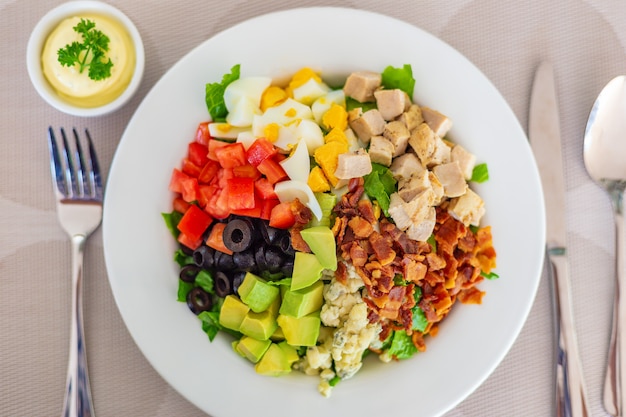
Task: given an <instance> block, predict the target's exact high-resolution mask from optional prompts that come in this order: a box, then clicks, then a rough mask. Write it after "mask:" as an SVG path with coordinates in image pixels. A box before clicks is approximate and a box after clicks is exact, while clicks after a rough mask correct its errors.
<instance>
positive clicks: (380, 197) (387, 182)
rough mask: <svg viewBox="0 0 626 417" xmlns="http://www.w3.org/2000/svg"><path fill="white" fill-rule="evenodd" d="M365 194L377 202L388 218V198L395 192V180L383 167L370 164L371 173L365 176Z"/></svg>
mask: <svg viewBox="0 0 626 417" xmlns="http://www.w3.org/2000/svg"><path fill="white" fill-rule="evenodd" d="M364 188H365V193H366V194H367V195H368V196H369V197H370V198H373V199H375V200H376V201H378V205H379V206H380V208H381V209H382V210H383V213H385V216H387V217H389V196H390V195H391V194H393V193H394V192H396V180H395V178H393V174H392V173H391V171H390V170H389V169H388V168H387V167H386V166H384V165H380V164H377V163H372V172H370V173H369V174H367V175H366V176H365V183H364Z"/></svg>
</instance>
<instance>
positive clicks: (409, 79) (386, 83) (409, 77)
mask: <svg viewBox="0 0 626 417" xmlns="http://www.w3.org/2000/svg"><path fill="white" fill-rule="evenodd" d="M382 85H383V87H385V88H387V89H394V88H399V89H400V90H402V91H404V92H405V93H407V94H408V95H409V97H413V90H414V89H415V78H413V68H411V65H409V64H404V66H402V68H394V67H392V66H388V67H387V68H385V70H384V71H383V72H382Z"/></svg>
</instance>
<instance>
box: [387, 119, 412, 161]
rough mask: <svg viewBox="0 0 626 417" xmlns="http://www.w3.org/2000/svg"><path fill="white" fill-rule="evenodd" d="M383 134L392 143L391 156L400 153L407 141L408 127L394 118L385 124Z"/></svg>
mask: <svg viewBox="0 0 626 417" xmlns="http://www.w3.org/2000/svg"><path fill="white" fill-rule="evenodd" d="M383 136H384V137H386V138H387V139H389V141H390V142H391V143H392V144H393V156H394V157H395V156H399V155H402V154H403V153H404V152H405V151H406V147H407V145H408V143H409V136H411V134H410V133H409V129H408V128H407V127H406V125H405V124H404V123H403V122H400V121H397V120H394V121H391V122H389V123H387V124H386V125H385V129H384V130H383Z"/></svg>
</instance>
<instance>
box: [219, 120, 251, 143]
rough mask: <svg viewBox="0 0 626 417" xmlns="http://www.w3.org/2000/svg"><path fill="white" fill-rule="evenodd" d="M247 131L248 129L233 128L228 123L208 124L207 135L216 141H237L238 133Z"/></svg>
mask: <svg viewBox="0 0 626 417" xmlns="http://www.w3.org/2000/svg"><path fill="white" fill-rule="evenodd" d="M249 130H250V128H249V127H238V126H233V125H231V124H230V123H209V133H210V134H211V136H212V137H214V138H218V139H237V136H239V134H240V133H242V132H245V131H249Z"/></svg>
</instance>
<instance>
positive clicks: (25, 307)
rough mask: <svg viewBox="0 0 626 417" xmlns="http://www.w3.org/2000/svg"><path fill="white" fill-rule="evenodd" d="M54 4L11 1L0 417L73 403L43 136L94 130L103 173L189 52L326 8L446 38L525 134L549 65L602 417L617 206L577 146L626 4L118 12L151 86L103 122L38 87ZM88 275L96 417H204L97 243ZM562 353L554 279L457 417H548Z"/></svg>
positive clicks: (591, 374)
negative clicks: (141, 330) (144, 341)
mask: <svg viewBox="0 0 626 417" xmlns="http://www.w3.org/2000/svg"><path fill="white" fill-rule="evenodd" d="M59 3H61V2H60V1H56V0H19V1H18V0H13V1H7V0H3V1H0V33H1V34H2V36H0V69H1V70H0V71H1V72H0V75H1V77H0V146H1V147H0V416H11V417H12V416H29V417H31V416H54V415H59V414H60V411H61V406H62V402H63V392H64V384H65V371H66V363H67V362H66V360H67V340H68V336H69V335H68V333H69V300H70V281H69V270H70V269H69V268H70V253H69V244H68V240H67V237H66V235H65V234H64V232H63V231H62V230H61V228H60V227H59V226H58V224H57V220H56V214H55V206H54V200H53V195H52V192H51V189H50V178H49V177H50V173H49V169H48V165H47V158H48V155H47V152H48V151H47V147H46V142H45V130H46V128H47V127H48V126H49V125H53V126H77V127H89V129H90V130H91V132H92V135H93V137H94V138H96V142H97V143H96V146H97V149H98V152H99V156H100V160H101V164H102V166H103V168H104V169H105V170H107V169H108V168H109V166H110V163H111V160H112V158H113V154H114V152H115V149H116V146H117V144H118V141H119V139H120V136H121V135H122V132H123V130H124V128H125V126H126V124H127V122H128V120H129V119H130V117H131V116H132V114H133V112H134V110H135V109H136V107H137V105H138V104H139V103H140V101H141V99H142V98H143V97H144V96H145V94H146V93H147V92H148V91H149V89H150V88H151V87H152V86H153V85H154V84H155V82H156V81H157V80H158V79H159V77H161V76H162V75H163V74H164V73H165V72H166V71H167V70H168V69H169V68H170V67H171V66H172V65H173V64H174V63H175V62H176V61H177V60H178V59H179V58H181V57H182V56H183V55H184V54H186V53H187V52H189V50H190V49H192V48H193V47H194V46H196V45H198V44H199V43H200V42H202V41H204V40H205V39H207V38H209V37H211V36H213V35H215V34H216V33H218V32H219V31H221V30H223V29H225V28H228V27H229V26H231V25H233V24H235V23H238V22H241V21H243V20H245V19H248V18H251V17H253V16H257V15H260V14H264V13H267V12H271V11H275V10H281V9H288V8H292V7H296V6H318V5H333V6H345V7H351V8H362V9H366V10H371V11H376V12H380V13H384V14H388V15H391V16H393V17H396V18H399V19H403V20H405V21H407V22H410V23H412V24H414V25H416V26H418V27H421V28H422V29H425V30H427V31H429V32H431V33H433V34H434V35H436V36H438V37H440V38H441V39H443V40H444V41H446V42H448V43H449V44H451V45H452V46H453V47H455V48H457V49H458V50H459V51H460V52H461V53H463V54H464V55H466V56H467V57H468V58H469V59H470V60H471V61H473V62H474V63H475V64H476V65H477V66H478V67H479V68H480V69H481V70H482V71H483V72H484V73H485V74H486V75H487V77H489V78H490V79H491V80H492V81H493V83H494V84H495V85H496V87H497V88H498V89H499V90H500V91H501V92H502V94H503V95H504V97H505V99H506V100H507V101H508V103H509V104H510V106H511V107H512V108H513V111H514V112H515V114H516V115H517V117H518V118H519V121H520V123H521V125H522V126H524V127H525V126H526V125H527V118H528V102H529V91H530V86H531V81H532V76H533V72H534V69H535V67H536V65H537V64H538V62H539V61H540V60H543V59H548V60H550V61H552V62H553V64H554V67H555V71H556V77H557V88H558V90H559V98H560V110H561V129H562V134H563V138H564V158H565V170H566V174H567V180H566V181H567V204H568V210H567V213H566V214H565V215H566V218H567V225H568V227H569V230H570V233H569V242H568V243H569V248H570V252H569V253H570V255H571V257H570V260H571V275H572V280H573V297H574V303H575V318H576V325H577V330H578V332H579V333H578V334H579V345H580V351H581V355H582V362H583V368H584V375H585V378H586V383H587V389H588V396H589V404H590V409H591V412H592V415H593V416H604V415H605V413H604V411H603V409H602V403H601V392H602V388H601V387H602V382H603V378H604V368H605V361H606V351H607V347H608V335H609V328H610V314H611V301H612V293H613V288H614V284H613V276H614V270H615V268H614V252H615V250H614V241H615V233H614V229H613V221H612V215H611V208H610V204H609V200H608V198H607V197H606V196H605V195H604V194H603V193H602V191H601V190H600V189H599V188H597V187H596V186H595V185H594V184H593V183H592V182H591V180H590V179H589V177H588V176H587V174H586V172H585V169H584V165H583V160H582V137H583V131H584V127H585V122H586V119H587V115H588V112H589V110H590V107H591V105H592V103H593V100H594V99H595V96H596V95H597V93H598V92H599V91H600V90H601V88H602V86H603V85H604V84H605V83H606V82H607V81H609V80H610V79H611V78H612V77H614V76H616V75H618V74H621V73H624V72H626V55H625V51H624V48H625V46H626V2H624V1H623V0H603V1H591V0H528V1H519V2H510V1H502V0H456V1H451V0H448V1H441V0H413V1H409V0H405V1H392V0H365V1H355V0H352V1H350V0H333V1H316V0H308V1H304V2H296V1H286V0H276V1H263V0H249V1H242V0H233V1H214V0H205V1H200V0H189V1H172V2H169V1H158V0H146V1H129V0H126V1H124V0H112V1H110V3H111V4H113V5H114V6H117V7H118V8H120V9H121V10H123V11H124V12H125V13H126V14H127V15H128V16H129V17H130V18H131V19H132V20H133V21H134V22H135V24H136V26H137V27H138V29H139V31H140V32H141V34H142V36H143V39H144V43H145V49H146V71H145V77H144V80H143V83H142V85H141V88H140V91H139V93H138V94H137V95H136V97H135V98H134V99H133V100H132V101H131V102H130V103H129V104H127V105H126V106H125V107H124V108H123V109H122V110H120V111H118V112H116V113H114V114H112V115H109V116H106V117H100V118H94V119H82V118H77V117H71V116H68V115H65V114H62V113H59V112H57V111H55V110H54V109H52V108H51V107H49V106H48V105H47V104H46V103H45V102H44V101H43V100H42V99H41V98H40V97H39V96H38V95H37V93H36V92H35V90H34V89H33V87H32V86H31V84H30V81H29V79H28V75H27V72H26V65H25V62H26V58H25V50H26V43H27V40H28V37H29V34H30V31H31V30H32V28H33V27H34V26H35V24H36V23H37V21H38V20H39V18H40V17H41V16H42V15H43V14H44V13H45V12H47V11H48V10H49V9H51V8H53V7H54V6H56V5H57V4H59ZM511 204H515V202H511ZM512 220H515V221H517V220H520V219H512ZM519 256H520V262H524V248H519ZM85 262H86V273H85V274H86V281H85V285H84V291H85V320H86V323H85V326H86V332H87V336H86V337H87V339H86V343H87V347H88V355H89V366H90V372H91V378H92V390H93V396H94V402H95V408H96V413H97V415H98V416H102V417H104V416H133V417H142V416H146V417H147V416H150V417H156V416H158V417H164V416H202V415H204V413H203V412H202V411H200V410H198V409H197V408H196V407H195V406H194V405H192V404H190V403H189V402H187V401H186V400H185V399H184V398H183V397H182V396H181V395H179V394H178V393H177V392H176V391H174V390H173V389H172V388H170V387H169V386H168V384H167V383H166V382H165V381H164V380H163V379H162V378H161V377H160V376H159V375H158V374H157V373H156V372H155V371H154V370H153V369H152V367H151V366H150V365H149V364H148V362H147V361H146V360H145V359H144V357H143V356H142V354H141V353H140V351H139V350H138V348H137V346H136V345H135V344H134V342H133V340H132V338H131V336H130V334H129V333H128V331H127V329H126V327H125V326H124V323H123V322H122V319H121V317H120V314H119V312H118V310H117V308H116V306H115V302H114V300H113V296H112V294H111V289H110V287H109V284H108V281H107V275H106V269H105V265H104V258H103V248H102V235H101V232H100V231H98V232H96V233H95V235H94V236H93V237H92V238H91V239H90V241H89V244H88V246H87V251H86V258H85ZM552 352H553V339H552V324H551V306H550V297H549V286H548V282H547V280H546V278H545V277H543V279H542V281H541V284H540V287H539V291H538V294H537V297H536V300H535V303H534V305H533V308H532V311H531V312H530V315H529V317H528V320H527V322H526V325H525V326H524V328H523V330H522V332H521V334H520V336H519V338H518V340H517V342H516V343H515V344H514V346H513V347H512V349H511V350H510V352H509V353H508V355H507V356H506V357H505V359H504V360H503V362H502V363H501V364H500V366H499V367H498V368H497V369H496V370H495V372H494V373H493V374H492V375H491V376H490V377H489V378H488V379H487V380H486V382H485V383H484V384H483V385H482V386H481V387H480V388H478V390H476V391H475V392H474V393H473V394H472V395H470V396H469V397H468V398H467V399H466V400H465V401H463V402H462V403H461V404H460V405H459V406H458V407H457V408H456V409H454V410H452V411H450V412H449V413H448V414H447V416H448V417H483V416H524V417H527V416H550V415H553V401H552V398H553V393H554V389H553V379H554V371H553V365H552V355H553V353H552ZM409 414H410V412H409Z"/></svg>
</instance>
